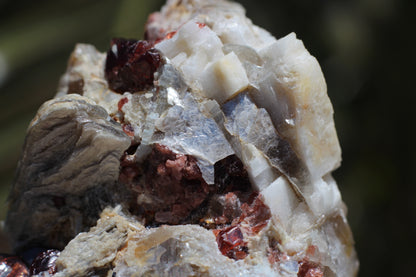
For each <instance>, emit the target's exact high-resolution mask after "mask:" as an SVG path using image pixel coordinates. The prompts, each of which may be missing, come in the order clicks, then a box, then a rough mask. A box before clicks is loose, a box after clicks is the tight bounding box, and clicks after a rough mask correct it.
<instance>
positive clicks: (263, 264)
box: [6, 0, 358, 277]
mask: <svg viewBox="0 0 416 277" xmlns="http://www.w3.org/2000/svg"><path fill="white" fill-rule="evenodd" d="M146 34H147V35H146V36H147V39H148V40H149V41H150V42H151V43H153V44H152V47H154V49H153V50H154V51H156V52H157V53H159V54H160V57H161V60H162V62H161V65H160V66H159V67H158V69H157V70H156V72H154V81H153V84H152V85H150V86H149V87H144V88H141V89H137V91H135V90H134V89H129V90H128V91H127V90H126V91H124V90H123V91H121V92H120V91H118V92H116V91H115V90H116V89H114V90H113V89H112V86H111V81H109V80H108V79H106V78H107V77H105V76H106V75H105V74H104V68H105V67H106V55H105V54H103V53H100V52H99V51H97V50H96V49H95V48H94V47H93V46H90V45H85V44H78V45H77V46H76V48H75V50H74V52H73V54H72V55H71V58H70V60H69V65H68V69H67V72H66V73H65V75H64V76H63V77H62V79H61V82H60V86H59V88H58V93H57V94H56V97H55V99H53V100H51V101H49V102H47V103H45V104H44V105H43V106H42V107H41V108H40V110H39V112H38V114H37V116H36V117H35V119H34V120H33V121H32V123H31V125H30V127H29V129H28V137H27V139H26V142H25V146H24V150H23V155H22V158H21V160H20V163H19V169H18V172H17V177H16V181H15V184H14V187H13V189H12V193H11V196H10V211H9V215H8V219H7V222H6V227H7V229H8V230H9V233H10V234H11V237H12V239H13V243H14V247H15V249H18V250H21V249H24V248H25V247H27V246H32V245H37V244H39V243H40V242H42V246H44V245H46V246H49V247H56V248H60V249H63V251H62V252H61V255H60V257H59V258H58V260H57V262H56V265H57V269H58V273H56V276H96V275H97V276H98V275H100V276H293V277H295V276H301V277H322V276H326V277H332V276H340V277H353V276H355V275H356V273H357V270H358V261H357V258H356V254H355V250H354V241H353V238H352V234H351V231H350V229H349V226H348V223H347V220H346V208H345V205H344V203H343V202H342V199H341V195H340V192H339V189H338V187H337V184H336V182H335V180H334V179H333V178H332V176H331V172H332V171H333V170H334V169H336V168H337V167H338V166H339V165H340V161H341V150H340V146H339V143H338V138H337V134H336V131H335V127H334V121H333V108H332V105H331V102H330V100H329V98H328V96H327V91H326V84H325V80H324V77H323V74H322V71H321V69H320V66H319V64H318V62H317V60H316V59H315V58H314V57H313V56H311V55H310V53H309V52H308V51H307V50H306V49H305V47H304V45H303V43H302V41H300V40H299V39H297V38H296V35H295V34H294V33H291V34H289V35H287V36H285V37H283V38H281V39H278V40H277V39H275V38H274V37H273V36H272V35H271V34H269V33H268V32H267V31H265V30H263V29H262V28H260V27H257V26H255V25H254V24H253V23H252V22H251V21H250V20H249V19H248V18H246V16H245V10H244V9H243V7H242V6H241V5H239V4H237V3H232V2H228V1H225V0H168V1H167V4H166V5H165V6H164V7H163V8H162V10H161V12H159V13H154V14H152V15H150V17H149V21H148V23H147V25H146ZM117 47H118V46H117V45H116V44H114V45H113V46H112V49H111V51H110V52H111V53H112V54H117V53H118V52H117V51H118V50H117V49H118V48H117ZM155 49H156V50H155ZM116 50H117V51H116ZM132 63H133V62H132ZM117 70H119V68H118V69H117ZM76 94H80V95H76ZM158 151H159V152H158ZM165 157H168V158H166V160H163V159H164V158H165ZM240 164H241V165H240ZM152 170H153V171H152ZM227 182H228V183H227ZM164 183H167V184H168V185H167V186H163V185H164ZM247 184H248V186H249V187H247ZM152 186H154V187H152ZM181 186H183V187H181ZM253 198H254V200H252V199H253ZM250 199H251V200H250ZM250 201H251V202H250ZM165 206H168V208H164V207H165ZM152 209H153V210H152ZM172 218H173V219H172ZM178 218H179V219H178ZM170 219H172V221H169V220H170ZM97 220H98V221H97ZM169 224H170V225H169ZM92 226H94V227H92ZM228 248H230V249H231V250H232V251H235V252H232V251H231V250H229V249H228ZM230 251H231V252H230Z"/></svg>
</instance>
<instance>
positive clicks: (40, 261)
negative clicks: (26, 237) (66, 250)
mask: <svg viewBox="0 0 416 277" xmlns="http://www.w3.org/2000/svg"><path fill="white" fill-rule="evenodd" d="M59 254H60V251H58V250H55V249H49V250H46V251H44V252H41V253H40V254H39V255H38V256H36V258H35V259H34V260H33V262H32V265H31V266H30V274H31V275H35V274H39V273H41V272H48V273H49V274H55V273H56V271H57V269H56V265H55V262H56V259H58V257H59Z"/></svg>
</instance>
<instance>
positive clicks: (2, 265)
mask: <svg viewBox="0 0 416 277" xmlns="http://www.w3.org/2000/svg"><path fill="white" fill-rule="evenodd" d="M0 276H1V277H3V276H4V277H27V276H30V275H29V270H28V269H27V267H26V265H25V264H24V263H23V261H22V260H20V259H19V258H18V257H15V256H9V255H1V254H0Z"/></svg>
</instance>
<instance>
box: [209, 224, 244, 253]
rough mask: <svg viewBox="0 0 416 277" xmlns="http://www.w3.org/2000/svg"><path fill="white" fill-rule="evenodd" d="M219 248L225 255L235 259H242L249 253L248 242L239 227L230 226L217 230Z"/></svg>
mask: <svg viewBox="0 0 416 277" xmlns="http://www.w3.org/2000/svg"><path fill="white" fill-rule="evenodd" d="M215 231H216V232H214V234H215V233H216V237H217V244H218V248H219V249H220V251H221V253H222V254H223V255H224V256H227V257H229V258H231V259H234V260H242V259H244V258H245V257H246V256H247V255H248V248H247V243H246V242H245V241H244V236H243V233H242V232H241V230H240V228H239V227H228V228H226V229H223V230H221V231H218V230H215Z"/></svg>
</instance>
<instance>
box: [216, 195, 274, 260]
mask: <svg viewBox="0 0 416 277" xmlns="http://www.w3.org/2000/svg"><path fill="white" fill-rule="evenodd" d="M253 197H254V199H253ZM250 200H251V201H250V202H247V203H243V204H242V205H241V215H240V216H239V217H236V218H234V220H233V221H232V223H231V226H229V227H224V228H221V229H217V230H214V231H213V232H214V234H215V236H216V237H217V244H218V248H219V250H220V251H221V253H222V254H223V255H225V256H227V257H229V258H232V259H235V260H240V259H244V258H245V257H246V256H247V254H248V252H249V249H248V248H247V244H246V243H245V241H244V237H245V236H253V235H256V234H258V233H259V232H260V231H261V230H262V229H263V228H264V227H265V226H266V225H267V224H268V222H269V220H270V217H271V214H270V209H269V208H268V207H267V206H266V205H265V204H264V203H263V201H262V200H261V196H260V195H258V194H257V193H253V194H252V197H251V198H250ZM243 253H245V254H244V255H243Z"/></svg>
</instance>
